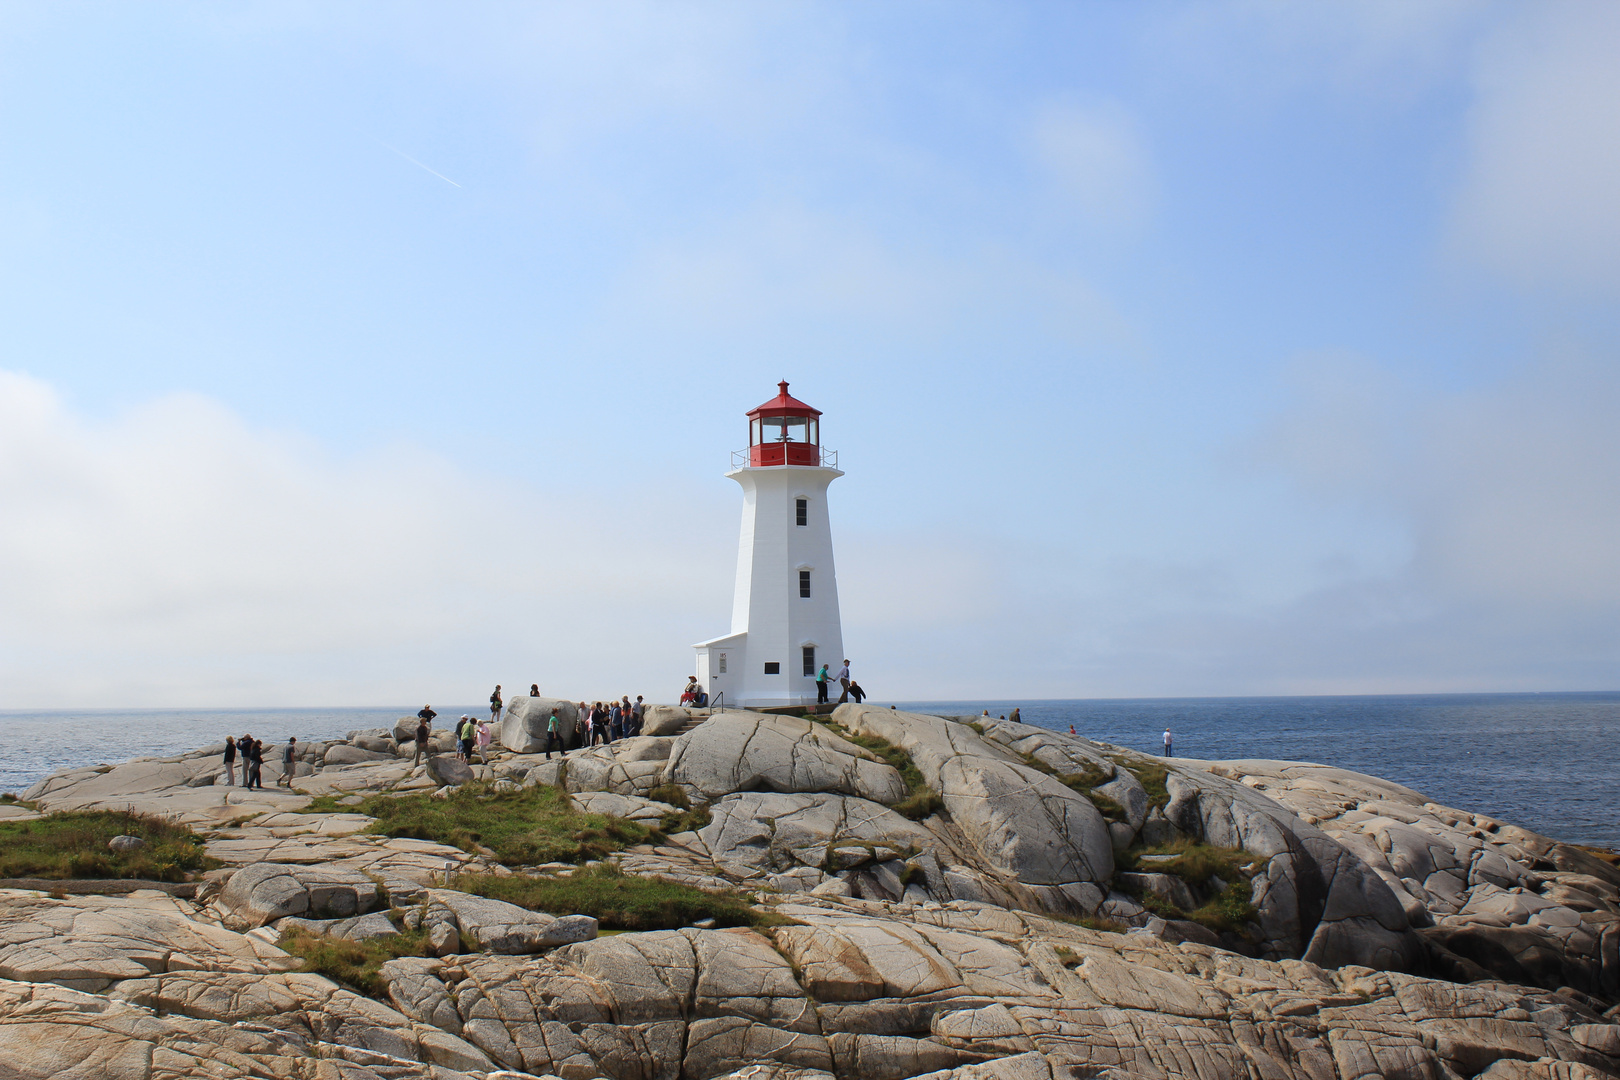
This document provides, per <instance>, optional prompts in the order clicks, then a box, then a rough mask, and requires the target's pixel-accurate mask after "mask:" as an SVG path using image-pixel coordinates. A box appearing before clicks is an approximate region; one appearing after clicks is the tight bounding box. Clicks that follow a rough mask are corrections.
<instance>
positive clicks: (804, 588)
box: [799, 570, 810, 596]
mask: <svg viewBox="0 0 1620 1080" xmlns="http://www.w3.org/2000/svg"><path fill="white" fill-rule="evenodd" d="M799 595H800V596H809V595H810V571H808V570H800V571H799Z"/></svg>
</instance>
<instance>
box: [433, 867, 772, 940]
mask: <svg viewBox="0 0 1620 1080" xmlns="http://www.w3.org/2000/svg"><path fill="white" fill-rule="evenodd" d="M455 887H456V888H458V889H460V890H462V891H463V892H469V893H473V894H474V895H477V896H487V897H489V898H490V899H492V900H505V901H506V902H507V903H508V904H516V905H517V906H518V907H522V908H528V909H529V910H530V911H544V912H549V913H550V914H552V915H589V916H591V917H592V918H594V919H596V920H597V921H598V923H600V924H601V926H602V928H603V929H605V930H673V929H676V928H677V927H682V926H691V925H692V924H693V923H695V922H699V921H701V920H703V919H713V920H714V921H715V925H716V926H751V927H754V928H755V929H765V928H767V927H771V926H784V925H790V924H792V923H793V920H792V919H788V918H786V917H784V916H781V915H777V914H775V913H773V912H769V911H759V910H756V909H754V908H752V907H750V906H749V905H748V904H747V903H746V902H744V901H743V900H742V899H740V898H738V897H737V896H734V895H731V894H728V893H720V892H708V891H706V890H704V889H695V888H693V887H692V886H690V885H681V884H678V883H676V882H673V881H664V880H662V879H660V878H650V877H637V876H636V875H634V874H626V873H625V872H624V871H622V870H620V869H619V868H618V867H617V866H614V865H612V864H610V863H603V864H601V865H598V866H588V867H584V868H582V869H579V870H576V871H574V872H573V873H572V874H570V875H568V876H566V877H564V876H558V877H541V876H532V877H531V876H529V875H527V874H510V875H502V876H500V877H497V876H495V875H492V874H463V875H461V876H460V877H458V878H457V879H456V881H455Z"/></svg>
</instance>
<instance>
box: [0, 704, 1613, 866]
mask: <svg viewBox="0 0 1620 1080" xmlns="http://www.w3.org/2000/svg"><path fill="white" fill-rule="evenodd" d="M871 703H872V704H882V705H887V704H890V703H889V702H877V701H872V702H871ZM896 704H898V705H899V706H900V707H901V708H903V709H911V710H914V711H917V712H931V713H939V714H945V715H966V714H974V715H976V714H979V713H982V712H985V711H988V712H989V713H990V715H992V716H1004V715H1006V714H1008V713H1010V712H1011V711H1012V710H1013V708H1014V707H1017V708H1019V709H1020V710H1022V719H1023V721H1024V722H1025V723H1026V724H1035V725H1038V726H1040V727H1046V728H1051V729H1052V730H1054V731H1067V730H1068V728H1069V725H1070V724H1073V725H1074V728H1075V731H1077V732H1078V733H1079V734H1081V735H1084V736H1086V737H1087V738H1090V739H1096V740H1098V741H1099V742H1107V743H1114V744H1116V745H1119V746H1127V747H1132V748H1134V749H1137V750H1144V751H1147V752H1148V753H1153V754H1157V753H1159V752H1160V750H1161V739H1162V736H1163V733H1164V730H1165V729H1166V728H1169V729H1170V730H1171V732H1172V733H1173V736H1174V739H1175V747H1174V749H1175V753H1176V755H1177V756H1179V757H1190V758H1213V759H1221V758H1278V759H1284V760H1290V761H1314V762H1319V763H1321V764H1324V765H1336V766H1339V767H1341V768H1346V769H1354V770H1356V771H1357V772H1364V773H1370V774H1371V775H1373V776H1379V777H1383V778H1385V779H1387V780H1393V781H1395V782H1396V783H1400V784H1405V785H1406V786H1408V787H1411V788H1414V789H1416V790H1417V791H1420V792H1422V793H1423V794H1424V795H1426V796H1428V797H1429V798H1431V799H1433V800H1434V801H1436V802H1439V803H1443V804H1445V805H1447V806H1454V807H1457V808H1458V809H1462V810H1471V811H1476V812H1480V813H1486V814H1490V815H1492V816H1494V817H1498V818H1501V819H1502V820H1504V821H1509V822H1512V823H1513V824H1515V825H1523V826H1525V827H1526V828H1529V829H1534V830H1536V831H1537V832H1541V833H1545V834H1546V835H1548V836H1551V837H1555V838H1557V839H1559V840H1570V841H1574V842H1576V843H1583V844H1596V845H1601V846H1605V847H1620V770H1617V768H1616V753H1615V744H1616V738H1617V737H1620V692H1613V693H1569V694H1436V695H1411V696H1406V695H1403V696H1388V697H1297V698H1168V699H1157V700H1154V699H1139V700H1109V701H1010V700H1000V701H947V702H940V701H931V702H898V703H896ZM485 709H487V706H478V707H476V708H475V707H472V706H465V705H457V706H446V707H442V708H440V709H439V715H440V723H444V722H446V721H448V720H451V719H454V718H455V717H458V716H460V715H461V714H462V713H464V712H465V713H469V714H471V715H474V716H477V715H479V714H480V712H483V710H485ZM415 711H416V710H415V709H414V708H405V707H399V708H366V709H215V710H202V709H185V710H123V711H103V710H93V711H92V710H80V711H54V712H0V791H16V792H19V793H20V792H22V791H23V790H24V789H25V788H27V787H28V786H29V785H30V784H32V783H33V782H34V781H35V780H38V779H40V778H41V777H43V776H46V775H48V774H50V773H52V772H55V771H56V770H58V769H63V768H69V767H76V766H82V765H95V764H98V763H101V762H106V763H108V764H112V763H115V762H119V761H125V760H128V759H129V758H132V757H141V756H162V755H168V754H177V753H182V752H184V751H187V750H192V749H195V748H197V747H199V746H203V745H206V744H208V743H213V742H219V741H221V740H223V739H224V737H225V735H226V734H235V735H240V734H243V733H251V734H252V735H254V736H255V737H256V738H259V739H263V740H265V741H266V742H285V741H286V739H287V736H289V735H297V736H298V737H299V739H301V740H303V739H323V738H335V737H340V736H342V735H344V734H346V733H348V732H350V731H356V730H364V729H366V728H377V727H389V726H392V724H393V722H394V721H395V720H396V719H397V718H399V717H401V716H406V715H411V714H414V713H415ZM484 715H488V714H487V712H484Z"/></svg>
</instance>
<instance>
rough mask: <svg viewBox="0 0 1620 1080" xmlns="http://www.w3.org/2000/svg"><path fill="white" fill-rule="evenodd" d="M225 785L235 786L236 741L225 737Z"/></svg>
mask: <svg viewBox="0 0 1620 1080" xmlns="http://www.w3.org/2000/svg"><path fill="white" fill-rule="evenodd" d="M225 783H226V784H228V785H230V786H231V787H235V786H236V740H235V739H233V738H231V737H230V736H229V735H227V736H225Z"/></svg>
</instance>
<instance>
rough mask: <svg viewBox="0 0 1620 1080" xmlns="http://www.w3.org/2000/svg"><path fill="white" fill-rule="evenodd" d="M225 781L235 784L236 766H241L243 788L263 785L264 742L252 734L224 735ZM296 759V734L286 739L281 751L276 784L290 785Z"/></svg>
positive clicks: (231, 784) (233, 785)
mask: <svg viewBox="0 0 1620 1080" xmlns="http://www.w3.org/2000/svg"><path fill="white" fill-rule="evenodd" d="M224 756H225V783H226V784H228V785H230V786H232V787H235V786H236V775H237V773H236V766H237V763H238V762H240V763H241V766H242V786H243V787H244V788H250V789H251V788H262V787H264V743H262V742H260V741H259V740H258V739H255V738H254V737H253V736H252V735H243V736H240V737H239V738H235V739H233V738H231V737H230V736H229V735H227V736H225V755H224ZM297 759H298V736H296V735H294V736H292V737H290V738H289V739H288V740H287V745H286V746H285V747H283V748H282V751H281V778H280V779H278V780H277V781H276V783H277V784H285V785H286V786H288V787H292V774H293V766H294V763H295V762H296V761H297Z"/></svg>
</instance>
